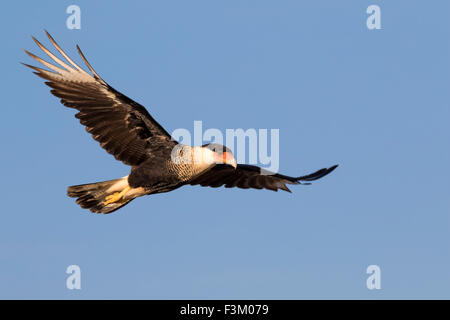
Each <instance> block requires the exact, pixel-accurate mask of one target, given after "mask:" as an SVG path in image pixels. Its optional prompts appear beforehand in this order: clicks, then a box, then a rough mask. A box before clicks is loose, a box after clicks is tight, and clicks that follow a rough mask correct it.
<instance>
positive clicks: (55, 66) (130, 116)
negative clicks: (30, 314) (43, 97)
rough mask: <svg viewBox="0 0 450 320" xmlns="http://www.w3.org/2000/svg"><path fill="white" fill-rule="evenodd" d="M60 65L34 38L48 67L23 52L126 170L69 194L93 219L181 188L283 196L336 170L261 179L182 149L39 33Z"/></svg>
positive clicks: (224, 151) (223, 155) (215, 157)
mask: <svg viewBox="0 0 450 320" xmlns="http://www.w3.org/2000/svg"><path fill="white" fill-rule="evenodd" d="M45 33H46V34H47V36H48V38H49V40H50V42H51V43H52V44H53V46H54V47H55V48H56V50H57V51H58V52H59V53H60V54H61V56H62V57H64V59H65V60H66V62H64V61H63V60H61V59H60V58H58V57H57V56H56V55H54V54H53V53H52V52H50V51H49V50H48V49H47V48H46V47H44V46H43V45H42V44H41V43H40V42H39V41H38V40H37V39H36V38H34V37H33V40H34V41H35V42H36V44H37V45H38V46H39V48H41V49H42V51H44V53H45V54H46V55H47V56H48V57H49V58H50V59H51V60H52V63H49V62H47V61H45V60H43V59H41V58H39V57H38V56H36V55H34V54H32V53H30V52H28V51H26V50H25V52H26V53H27V54H28V55H29V56H30V57H32V58H33V59H35V60H36V61H38V62H40V63H41V64H42V65H44V66H45V67H46V68H48V69H43V68H39V67H35V66H32V65H29V64H25V63H24V65H26V66H27V67H29V68H31V69H33V70H34V73H35V74H37V75H38V76H39V77H41V78H43V79H45V80H46V82H45V84H47V85H48V86H49V87H50V88H51V91H50V92H51V93H52V94H53V95H55V96H56V97H58V98H60V99H61V103H62V104H63V105H65V106H66V107H69V108H74V109H76V110H78V113H77V114H76V115H75V117H76V118H78V119H79V120H80V123H81V124H82V125H84V126H85V127H86V130H87V132H89V133H90V134H91V135H92V137H93V138H94V139H95V140H97V141H98V142H99V143H100V146H101V147H102V148H104V149H105V150H106V151H107V152H108V153H110V154H112V155H113V156H114V157H115V158H116V159H117V160H120V161H122V162H123V163H124V164H126V165H129V166H131V171H130V174H129V175H128V176H125V177H123V178H119V179H114V180H109V181H104V182H95V183H89V184H82V185H76V186H71V187H68V190H67V194H68V196H69V197H73V198H77V200H76V203H77V204H79V205H80V206H81V207H82V208H86V209H90V211H92V212H95V213H104V214H106V213H111V212H113V211H116V210H117V209H119V208H121V207H123V206H124V205H126V204H127V203H129V202H130V201H131V200H133V199H135V198H137V197H140V196H144V195H150V194H155V193H163V192H169V191H172V190H175V189H177V188H179V187H181V186H184V185H200V186H203V187H213V188H216V187H220V186H225V187H226V188H232V187H238V188H243V189H248V188H254V189H269V190H273V191H278V189H281V190H285V191H289V192H290V190H289V189H288V187H287V186H286V184H309V181H313V180H317V179H320V178H322V177H323V176H326V175H327V174H329V173H330V172H331V171H333V170H334V169H335V168H336V167H337V165H334V166H332V167H330V168H323V169H320V170H318V171H316V172H314V173H311V174H308V175H305V176H301V177H290V176H285V175H282V174H275V173H273V174H268V173H267V172H264V171H263V169H261V168H260V167H257V166H252V165H246V164H237V163H236V159H235V157H234V156H233V153H232V152H231V150H230V149H228V148H227V147H225V146H222V145H218V144H207V145H203V146H187V145H183V144H179V143H178V142H176V141H174V140H173V139H172V138H171V136H170V134H169V133H168V132H167V131H166V130H165V129H164V128H163V127H162V126H161V125H160V124H159V123H158V122H156V121H155V119H153V118H152V116H151V115H150V114H149V113H148V111H147V110H146V109H145V108H144V107H143V106H142V105H140V104H139V103H137V102H135V101H133V100H131V99H130V98H128V97H127V96H125V95H123V94H122V93H120V92H118V91H116V90H115V89H114V88H112V87H111V86H110V85H108V84H107V83H106V82H105V81H104V80H103V79H102V78H101V77H100V76H99V75H98V74H97V72H95V70H94V69H93V68H92V66H91V65H90V64H89V62H88V61H87V60H86V58H85V56H84V54H83V53H82V52H81V50H80V48H79V47H78V45H77V50H78V53H79V54H80V56H81V58H82V59H83V61H84V63H85V64H86V66H87V68H88V69H89V71H90V72H91V73H89V72H87V71H86V70H84V69H83V68H81V67H80V66H78V65H77V64H76V63H75V62H74V61H73V60H72V59H71V58H69V56H68V55H67V54H66V53H65V52H64V51H63V50H62V49H61V48H60V46H59V45H58V44H57V43H56V42H55V40H54V39H53V38H52V36H51V35H50V34H49V33H48V32H47V31H45Z"/></svg>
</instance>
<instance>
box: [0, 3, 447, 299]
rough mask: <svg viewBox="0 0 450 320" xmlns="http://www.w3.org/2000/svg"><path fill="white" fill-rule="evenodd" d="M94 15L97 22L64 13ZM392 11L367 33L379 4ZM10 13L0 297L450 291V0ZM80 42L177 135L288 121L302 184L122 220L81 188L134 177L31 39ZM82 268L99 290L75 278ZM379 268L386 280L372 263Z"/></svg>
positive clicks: (210, 192)
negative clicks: (75, 284) (87, 206)
mask: <svg viewBox="0 0 450 320" xmlns="http://www.w3.org/2000/svg"><path fill="white" fill-rule="evenodd" d="M71 4H77V5H79V6H80V8H81V19H82V20H81V30H69V29H67V28H66V19H67V17H68V14H66V8H67V7H68V6H69V5H71ZM371 4H378V5H379V6H380V8H381V24H382V29H381V30H368V29H367V27H366V19H367V17H368V15H367V14H366V8H367V7H368V6H369V5H371ZM5 9H6V11H7V14H5V15H3V16H2V19H1V20H0V21H1V22H0V23H1V28H0V30H1V31H0V32H1V38H2V41H3V44H2V53H1V58H2V70H3V75H4V76H3V78H2V79H3V80H2V88H3V93H2V117H1V120H0V121H1V126H0V134H1V137H2V157H0V164H1V167H2V168H3V172H2V178H3V179H2V180H3V183H1V184H0V192H1V194H2V197H1V198H2V205H1V208H2V209H1V223H0V298H8V299H9V298H37V299H43V298H58V299H80V298H84V299H91V298H99V299H104V298H114V299H119V298H123V299H132V298H134V299H166V298H168V299H170V298H172V299H178V298H186V299H190V298H192V299H197V298H205V299H213V298H224V299H227V298H235V299H241V298H264V299H302V298H306V299H310V298H325V299H328V298H343V299H346V298H356V299H363V298H364V299H366V298H367V299H380V298H384V299H391V298H447V299H448V298H450V254H449V253H450V252H449V243H450V234H449V228H450V218H449V213H450V210H449V209H450V198H449V196H448V192H449V187H448V181H449V179H450V169H449V165H448V164H449V162H450V148H449V147H448V146H449V142H450V129H449V124H448V123H449V119H450V106H449V104H450V90H449V85H450V41H449V39H450V22H449V21H448V12H449V11H450V4H449V2H448V1H433V2H432V3H429V2H427V1H406V0H404V1H400V0H399V1H378V0H376V1H375V0H371V1H362V0H361V1H331V0H330V1H276V2H275V1H206V0H205V1H197V0H191V1H164V2H163V1H148V2H144V1H139V2H138V1H135V2H131V3H130V2H125V1H121V2H119V1H117V2H111V1H95V2H94V1H89V2H88V1H58V2H57V3H56V2H54V1H39V3H37V2H36V3H31V2H25V1H15V2H10V3H8V5H6V7H5ZM44 28H45V29H47V30H48V31H49V32H51V34H52V35H53V36H54V38H55V39H56V40H57V41H58V42H59V44H60V45H61V46H62V47H63V49H65V50H66V52H68V53H69V55H70V56H72V57H75V59H76V61H78V62H81V59H79V57H78V56H77V55H76V50H75V44H79V45H80V46H81V48H82V49H83V51H84V53H85V54H86V56H87V58H88V59H89V61H90V62H91V64H92V65H93V66H94V68H95V69H96V71H97V72H98V73H99V74H100V75H101V76H102V77H103V79H105V80H106V81H107V82H108V83H109V84H110V85H112V86H113V87H115V88H116V89H117V90H119V91H121V92H123V93H125V94H126V95H128V96H129V97H131V98H133V99H135V100H136V101H138V102H140V103H141V104H143V105H145V106H146V107H147V109H148V110H149V111H150V113H151V114H152V115H153V116H154V117H155V118H156V119H157V120H158V121H159V122H160V123H161V124H162V125H163V126H164V127H165V128H166V129H167V130H168V131H169V132H172V131H173V130H175V129H177V128H187V129H192V128H193V121H194V120H202V121H203V126H204V128H219V129H221V130H225V129H227V128H244V129H248V128H269V129H270V128H278V129H280V172H282V173H285V174H290V175H301V174H305V173H309V172H312V171H314V170H316V169H319V168H322V167H326V166H330V165H333V164H335V163H339V164H340V167H339V168H338V169H337V170H336V171H335V172H333V173H332V174H331V175H330V176H327V177H326V178H324V179H322V180H320V181H317V182H316V183H314V184H313V185H311V186H297V187H293V188H292V190H293V193H292V194H289V193H281V192H278V193H275V192H270V191H259V190H237V189H231V190H230V189H208V188H200V187H185V188H182V189H179V190H177V191H175V192H171V193H167V194H162V195H155V196H149V197H145V198H140V199H137V200H135V201H133V202H132V203H130V204H129V205H128V206H126V207H124V208H123V209H121V210H120V211H118V212H116V213H114V214H111V215H106V216H105V215H95V214H91V213H90V212H88V211H85V210H82V209H80V208H79V207H78V206H77V205H76V204H75V203H74V200H73V199H71V198H68V197H66V187H67V186H69V185H74V184H81V183H88V182H95V181H102V180H107V179H112V178H117V177H122V176H124V175H127V174H128V168H127V167H126V166H124V165H123V164H122V163H120V162H117V161H115V160H114V158H113V157H112V156H110V155H109V154H107V153H106V152H105V151H104V150H102V149H101V148H100V147H99V146H98V144H97V142H95V141H94V140H93V139H91V137H90V136H89V135H88V134H87V133H86V132H85V131H84V128H83V127H82V126H81V125H80V124H79V123H78V121H77V120H76V119H75V118H74V117H73V114H74V112H73V110H69V109H67V108H64V107H62V106H61V105H60V104H59V102H58V100H57V99H56V98H55V97H53V96H52V95H51V94H50V93H49V90H48V88H47V87H46V86H45V85H44V84H43V81H41V80H40V79H39V78H37V77H35V76H34V75H32V74H31V72H30V71H29V70H27V69H26V68H24V67H23V66H22V65H20V64H19V62H21V61H22V62H27V63H30V62H31V59H30V58H29V57H27V56H26V55H25V54H24V53H23V51H22V50H21V49H22V48H25V49H28V50H31V51H32V52H34V53H39V54H40V55H41V53H40V50H39V49H38V48H37V47H36V46H35V44H34V43H33V41H32V40H31V38H30V35H31V34H32V35H35V36H37V37H38V38H39V39H40V40H42V41H43V43H44V44H46V45H47V44H49V42H48V41H47V40H46V39H45V35H44V33H43V29H44ZM72 264H76V265H79V266H80V268H81V272H82V278H81V279H82V289H81V290H68V289H67V288H66V286H65V285H66V278H67V277H68V275H67V274H66V273H65V271H66V268H67V266H69V265H72ZM372 264H376V265H378V266H380V268H381V286H382V288H381V290H368V289H367V288H366V279H367V277H368V275H367V274H366V268H367V267H368V266H369V265H372Z"/></svg>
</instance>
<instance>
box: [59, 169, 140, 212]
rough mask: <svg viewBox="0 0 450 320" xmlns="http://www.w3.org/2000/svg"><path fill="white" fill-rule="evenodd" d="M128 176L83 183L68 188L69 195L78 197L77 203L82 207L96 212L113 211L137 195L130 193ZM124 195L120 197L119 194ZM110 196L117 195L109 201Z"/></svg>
mask: <svg viewBox="0 0 450 320" xmlns="http://www.w3.org/2000/svg"><path fill="white" fill-rule="evenodd" d="M128 190H130V188H129V185H128V176H127V177H123V178H120V179H115V180H109V181H103V182H95V183H89V184H81V185H78V186H70V187H68V188H67V195H68V196H69V197H72V198H77V201H76V202H77V204H79V205H80V207H82V208H85V209H89V210H91V211H92V212H95V213H105V214H106V213H111V212H113V211H116V210H117V209H119V208H121V207H123V206H124V205H126V204H127V203H128V202H130V201H131V200H133V199H134V198H135V197H136V196H134V195H132V194H129V195H128V196H127V195H126V193H127V191H128ZM122 192H123V195H121V196H120V197H119V194H121V193H122ZM107 197H108V198H110V199H111V197H113V198H114V197H116V200H114V201H111V200H110V201H108V199H107Z"/></svg>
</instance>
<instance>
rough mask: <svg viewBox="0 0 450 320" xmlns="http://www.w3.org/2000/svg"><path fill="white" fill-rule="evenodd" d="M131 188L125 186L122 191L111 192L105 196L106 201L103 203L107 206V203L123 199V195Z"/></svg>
mask: <svg viewBox="0 0 450 320" xmlns="http://www.w3.org/2000/svg"><path fill="white" fill-rule="evenodd" d="M129 190H130V186H127V187H125V188H124V189H123V190H122V191H120V192H116V193H114V194H111V195H109V196H107V197H106V198H105V200H106V201H105V202H103V204H104V205H105V206H106V205H107V204H110V203H114V202H117V201H119V200H120V199H122V197H123V196H124V195H125V193H127V192H128V191H129Z"/></svg>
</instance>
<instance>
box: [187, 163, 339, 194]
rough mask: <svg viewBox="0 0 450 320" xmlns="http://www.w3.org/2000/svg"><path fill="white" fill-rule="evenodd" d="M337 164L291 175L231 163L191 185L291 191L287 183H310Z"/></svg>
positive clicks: (210, 172) (205, 174)
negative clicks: (308, 172) (303, 174)
mask: <svg viewBox="0 0 450 320" xmlns="http://www.w3.org/2000/svg"><path fill="white" fill-rule="evenodd" d="M336 167H337V165H334V166H332V167H330V168H323V169H320V170H318V171H316V172H314V173H311V174H308V175H306V176H302V177H289V176H285V175H282V174H268V173H269V172H264V174H261V172H262V170H263V169H261V168H260V167H257V166H250V165H245V164H238V166H237V168H236V169H234V168H233V167H232V166H229V165H224V164H220V165H216V166H214V167H213V168H212V169H211V170H209V171H207V172H205V173H204V174H202V175H200V176H198V177H197V178H195V179H193V180H191V181H190V182H189V184H191V185H201V186H202V187H213V188H217V187H220V186H223V185H225V188H233V187H238V188H242V189H249V188H254V189H269V190H273V191H278V189H282V190H285V191H288V192H290V190H289V188H288V187H287V186H286V184H309V181H314V180H317V179H320V178H322V177H324V176H326V175H327V174H329V173H330V172H331V171H333V170H334V169H336Z"/></svg>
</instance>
